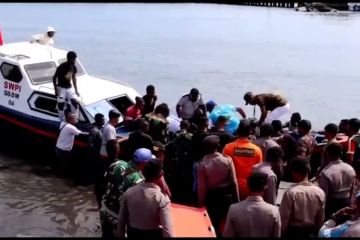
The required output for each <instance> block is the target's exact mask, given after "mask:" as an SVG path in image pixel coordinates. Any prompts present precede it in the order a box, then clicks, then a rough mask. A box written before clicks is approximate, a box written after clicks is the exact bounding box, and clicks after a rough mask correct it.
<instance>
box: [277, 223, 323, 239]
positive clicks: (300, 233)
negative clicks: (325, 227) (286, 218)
mask: <svg viewBox="0 0 360 240" xmlns="http://www.w3.org/2000/svg"><path fill="white" fill-rule="evenodd" d="M318 230H319V229H317V228H316V227H315V226H307V227H296V226H288V228H287V230H286V232H285V234H284V236H283V237H284V238H296V239H299V238H301V239H303V238H312V237H317V234H318Z"/></svg>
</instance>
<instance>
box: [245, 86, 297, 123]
mask: <svg viewBox="0 0 360 240" xmlns="http://www.w3.org/2000/svg"><path fill="white" fill-rule="evenodd" d="M244 100H245V102H246V104H245V105H248V104H250V105H258V106H259V107H260V110H261V116H260V119H259V121H258V126H261V125H262V124H263V123H271V122H272V121H273V120H278V119H279V118H280V117H281V116H282V115H284V114H286V113H287V112H289V110H290V103H289V102H288V100H286V99H285V98H284V97H283V96H281V95H279V94H273V93H266V94H257V95H255V94H253V93H252V92H247V93H246V94H245V95H244Z"/></svg>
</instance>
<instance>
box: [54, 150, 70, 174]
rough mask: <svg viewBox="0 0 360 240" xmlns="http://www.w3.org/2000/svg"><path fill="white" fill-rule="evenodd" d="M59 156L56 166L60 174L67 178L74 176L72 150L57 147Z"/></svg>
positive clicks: (56, 151)
mask: <svg viewBox="0 0 360 240" xmlns="http://www.w3.org/2000/svg"><path fill="white" fill-rule="evenodd" d="M55 153H56V156H57V160H58V161H57V163H56V166H57V168H58V170H59V171H60V174H61V175H63V176H64V177H67V178H71V179H73V178H74V175H75V174H74V166H73V163H72V161H71V151H64V150H62V149H60V148H57V147H56V149H55Z"/></svg>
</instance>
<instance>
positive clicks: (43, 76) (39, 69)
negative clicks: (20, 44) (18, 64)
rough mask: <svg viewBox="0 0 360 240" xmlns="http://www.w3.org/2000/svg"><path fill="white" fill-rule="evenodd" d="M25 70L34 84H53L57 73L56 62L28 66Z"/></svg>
mask: <svg viewBox="0 0 360 240" xmlns="http://www.w3.org/2000/svg"><path fill="white" fill-rule="evenodd" d="M24 68H25V71H26V73H27V75H28V76H29V78H30V80H31V81H32V82H33V84H41V83H47V82H52V79H53V76H54V74H55V71H56V65H55V63H54V62H42V63H33V64H27V65H25V66H24Z"/></svg>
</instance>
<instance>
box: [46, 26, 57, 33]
mask: <svg viewBox="0 0 360 240" xmlns="http://www.w3.org/2000/svg"><path fill="white" fill-rule="evenodd" d="M47 32H56V31H55V28H53V27H52V26H49V27H48V29H47Z"/></svg>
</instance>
